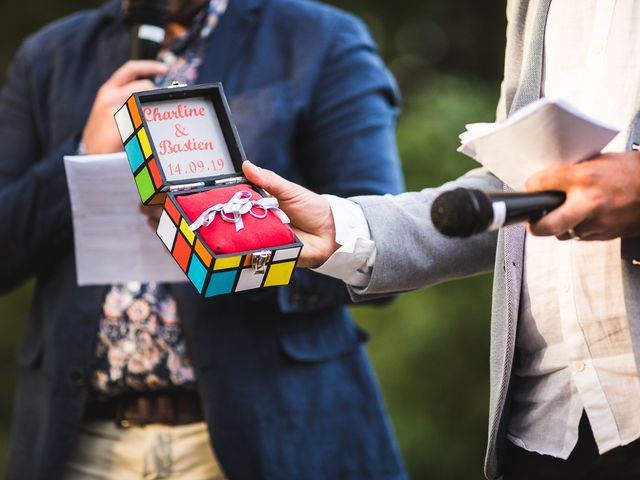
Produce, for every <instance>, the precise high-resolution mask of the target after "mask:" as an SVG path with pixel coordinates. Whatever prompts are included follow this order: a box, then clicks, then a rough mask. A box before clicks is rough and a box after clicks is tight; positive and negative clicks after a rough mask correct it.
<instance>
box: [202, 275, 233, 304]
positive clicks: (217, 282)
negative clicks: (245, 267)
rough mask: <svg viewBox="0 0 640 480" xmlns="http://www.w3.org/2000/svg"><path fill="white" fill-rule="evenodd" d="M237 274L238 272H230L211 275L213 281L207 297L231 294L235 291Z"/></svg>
mask: <svg viewBox="0 0 640 480" xmlns="http://www.w3.org/2000/svg"><path fill="white" fill-rule="evenodd" d="M237 273H238V270H229V271H227V272H220V273H214V274H213V275H211V280H209V286H208V287H207V293H206V294H205V297H213V296H214V295H222V294H223V293H231V292H232V291H233V282H234V281H235V279H236V274H237Z"/></svg>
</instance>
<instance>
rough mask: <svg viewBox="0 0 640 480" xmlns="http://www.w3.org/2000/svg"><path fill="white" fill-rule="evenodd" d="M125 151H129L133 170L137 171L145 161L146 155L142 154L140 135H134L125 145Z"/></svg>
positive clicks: (128, 156)
mask: <svg viewBox="0 0 640 480" xmlns="http://www.w3.org/2000/svg"><path fill="white" fill-rule="evenodd" d="M124 150H125V152H127V158H128V159H129V165H131V171H132V172H135V171H136V170H138V168H140V165H142V164H143V163H144V157H143V156H142V150H141V149H140V142H138V137H137V136H134V137H132V138H131V140H129V141H128V142H127V144H126V145H125V146H124Z"/></svg>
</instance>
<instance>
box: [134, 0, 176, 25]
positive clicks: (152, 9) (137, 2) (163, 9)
mask: <svg viewBox="0 0 640 480" xmlns="http://www.w3.org/2000/svg"><path fill="white" fill-rule="evenodd" d="M127 18H128V20H129V22H130V23H132V24H134V25H135V24H137V25H155V26H158V27H162V28H164V26H165V25H166V24H167V22H169V0H129V7H128V9H127Z"/></svg>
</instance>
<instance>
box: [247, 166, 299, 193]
mask: <svg viewBox="0 0 640 480" xmlns="http://www.w3.org/2000/svg"><path fill="white" fill-rule="evenodd" d="M242 171H243V172H244V175H245V176H246V177H247V180H249V181H250V182H251V183H253V184H254V185H257V186H258V187H260V188H263V189H264V190H266V191H267V192H269V193H270V194H271V195H273V196H274V197H276V198H278V199H281V200H286V199H289V198H291V197H293V196H295V195H296V193H300V192H302V191H304V190H306V189H305V188H304V187H301V186H299V185H296V184H295V183H292V182H290V181H288V180H285V179H284V178H282V177H281V176H280V175H277V174H276V173H274V172H272V171H271V170H267V169H264V168H260V167H257V166H255V165H254V164H253V163H251V162H250V161H249V160H246V161H245V162H243V163H242Z"/></svg>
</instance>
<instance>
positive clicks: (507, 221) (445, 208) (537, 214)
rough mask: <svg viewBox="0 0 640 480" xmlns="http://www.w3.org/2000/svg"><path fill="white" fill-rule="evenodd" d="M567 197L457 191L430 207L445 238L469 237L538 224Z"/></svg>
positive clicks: (550, 192)
mask: <svg viewBox="0 0 640 480" xmlns="http://www.w3.org/2000/svg"><path fill="white" fill-rule="evenodd" d="M565 197H566V195H565V193H564V192H560V191H555V190H550V191H545V192H538V193H504V192H491V193H489V192H483V191H482V190H476V189H467V188H456V189H455V190H450V191H448V192H444V193H442V194H440V195H438V197H436V199H435V200H434V201H433V204H432V205H431V221H432V222H433V226H434V227H436V230H438V231H439V232H440V233H442V234H443V235H446V236H448V237H462V238H466V237H470V236H471V235H474V234H476V233H481V232H486V231H490V230H497V229H498V228H501V227H504V226H506V225H511V224H514V223H520V222H531V223H535V222H537V221H538V220H540V219H541V218H542V217H544V216H545V215H546V214H547V213H549V212H550V211H551V210H553V209H555V208H557V207H559V206H560V205H562V203H564V200H565Z"/></svg>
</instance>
